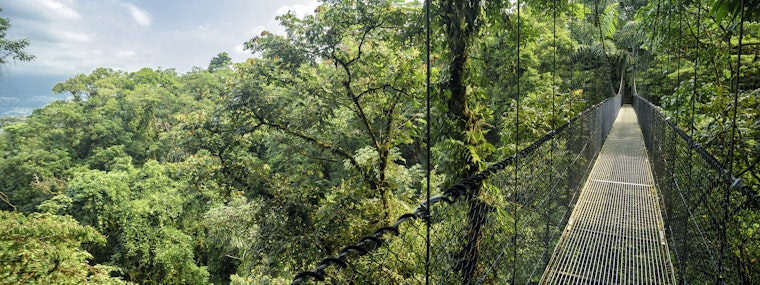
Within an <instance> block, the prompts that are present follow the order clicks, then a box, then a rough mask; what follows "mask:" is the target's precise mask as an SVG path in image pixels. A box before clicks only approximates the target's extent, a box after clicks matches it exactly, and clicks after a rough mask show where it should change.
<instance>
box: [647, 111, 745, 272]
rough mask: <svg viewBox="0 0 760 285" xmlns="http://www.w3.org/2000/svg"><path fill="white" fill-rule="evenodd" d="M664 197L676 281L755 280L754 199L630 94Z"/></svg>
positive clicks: (680, 134)
mask: <svg viewBox="0 0 760 285" xmlns="http://www.w3.org/2000/svg"><path fill="white" fill-rule="evenodd" d="M633 105H634V109H635V110H636V113H637V115H638V119H639V125H640V126H641V129H642V132H643V135H644V142H645V144H646V146H647V150H648V153H649V159H650V163H651V165H652V171H653V174H654V177H655V182H656V184H657V188H658V189H659V190H660V194H661V195H662V201H663V203H664V213H663V214H664V216H665V224H666V225H665V226H666V229H667V233H668V241H669V244H670V245H671V246H670V249H671V256H672V257H673V258H672V260H673V261H674V264H673V267H674V270H675V271H676V278H677V279H678V282H679V284H697V283H699V284H703V283H714V284H725V283H731V284H736V283H739V284H757V283H758V282H760V261H758V256H757V251H758V249H757V248H758V246H760V232H758V231H759V230H760V226H759V225H758V221H760V202H759V201H758V197H757V194H756V193H754V192H753V191H752V190H751V189H750V188H749V187H745V186H742V183H741V180H740V179H737V178H735V177H733V176H732V175H731V173H729V172H728V170H726V169H725V168H724V167H723V166H722V165H721V163H720V162H718V160H716V159H715V158H714V157H713V156H711V155H710V154H709V153H707V152H706V151H705V150H704V149H703V148H702V147H701V146H700V145H699V144H697V143H696V142H695V141H694V140H692V138H691V137H689V136H688V135H687V134H686V133H684V132H683V131H682V130H681V129H679V128H678V127H677V126H676V125H675V124H673V123H672V122H671V121H670V120H669V119H668V118H667V117H666V116H665V115H664V114H663V113H662V112H660V111H659V110H657V108H656V107H655V106H654V105H652V103H650V102H648V101H646V100H645V99H644V98H641V97H638V96H634V100H633Z"/></svg>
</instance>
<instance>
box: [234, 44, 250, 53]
mask: <svg viewBox="0 0 760 285" xmlns="http://www.w3.org/2000/svg"><path fill="white" fill-rule="evenodd" d="M235 53H237V54H250V52H249V51H247V50H245V47H244V46H243V45H242V44H239V45H236V46H235Z"/></svg>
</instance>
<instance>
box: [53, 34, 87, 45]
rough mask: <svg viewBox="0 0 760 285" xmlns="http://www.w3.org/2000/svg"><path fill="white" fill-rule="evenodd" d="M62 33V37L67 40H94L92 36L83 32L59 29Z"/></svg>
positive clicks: (85, 41) (83, 41)
mask: <svg viewBox="0 0 760 285" xmlns="http://www.w3.org/2000/svg"><path fill="white" fill-rule="evenodd" d="M58 33H59V34H60V37H61V38H62V39H63V40H64V41H67V42H72V41H73V42H80V43H88V42H90V41H92V37H91V36H90V35H88V34H83V33H76V32H69V31H58Z"/></svg>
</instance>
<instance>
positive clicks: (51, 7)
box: [38, 0, 82, 20]
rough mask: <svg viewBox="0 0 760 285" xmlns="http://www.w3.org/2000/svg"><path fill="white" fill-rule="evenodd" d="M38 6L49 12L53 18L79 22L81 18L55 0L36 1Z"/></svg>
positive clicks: (75, 12)
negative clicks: (52, 14)
mask: <svg viewBox="0 0 760 285" xmlns="http://www.w3.org/2000/svg"><path fill="white" fill-rule="evenodd" d="M38 3H39V5H40V6H42V7H44V8H45V9H47V10H48V11H50V12H53V13H54V16H55V17H58V18H61V19H64V20H81V19H82V16H81V15H79V13H78V12H77V11H76V10H74V9H72V8H70V7H68V6H67V5H66V4H63V3H61V2H58V1H55V0H38Z"/></svg>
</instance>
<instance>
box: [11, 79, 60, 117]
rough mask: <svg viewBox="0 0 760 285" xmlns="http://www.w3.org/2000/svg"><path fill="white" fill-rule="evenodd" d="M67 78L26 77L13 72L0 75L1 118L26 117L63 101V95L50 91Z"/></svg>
mask: <svg viewBox="0 0 760 285" xmlns="http://www.w3.org/2000/svg"><path fill="white" fill-rule="evenodd" d="M67 78H68V77H67V76H60V75H26V74H13V73H12V72H11V73H6V74H2V75H0V116H26V115H29V114H31V113H32V110H34V109H36V108H40V107H42V106H45V105H46V104H47V103H50V102H52V101H55V100H59V99H63V98H64V96H63V95H55V94H53V91H51V90H50V89H52V88H53V85H55V84H56V83H58V82H61V81H64V80H66V79H67Z"/></svg>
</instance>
